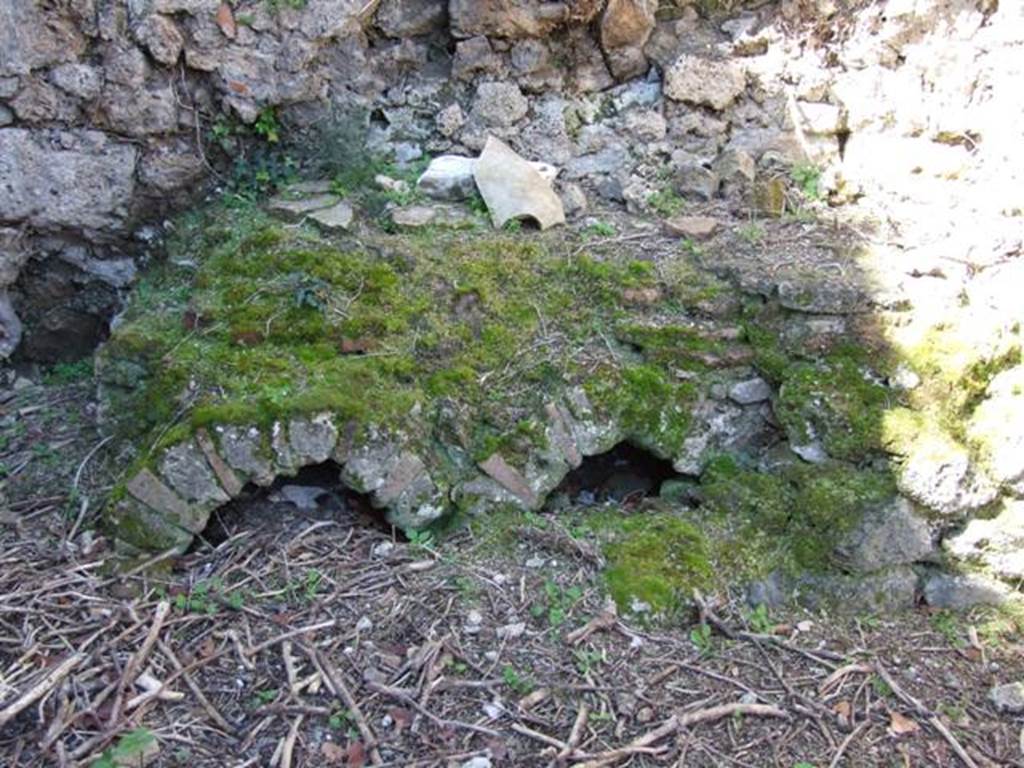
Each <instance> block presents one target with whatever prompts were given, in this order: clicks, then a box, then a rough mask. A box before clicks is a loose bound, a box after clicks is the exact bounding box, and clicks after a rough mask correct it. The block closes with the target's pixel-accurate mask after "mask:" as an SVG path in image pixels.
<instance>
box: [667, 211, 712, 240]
mask: <svg viewBox="0 0 1024 768" xmlns="http://www.w3.org/2000/svg"><path fill="white" fill-rule="evenodd" d="M717 230H718V219H714V218H712V217H710V216H672V217H671V218H668V219H665V231H666V232H668V233H669V234H670V235H675V236H676V237H685V238H689V239H691V240H707V239H708V238H709V237H711V236H712V235H713V234H715V232H716V231H717Z"/></svg>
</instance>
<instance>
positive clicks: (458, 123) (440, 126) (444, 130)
mask: <svg viewBox="0 0 1024 768" xmlns="http://www.w3.org/2000/svg"><path fill="white" fill-rule="evenodd" d="M435 123H436V125H437V130H438V132H439V133H440V134H441V135H442V136H444V137H446V138H449V139H451V138H454V137H455V134H457V133H458V132H459V129H460V128H462V126H463V125H465V123H466V114H465V113H464V112H463V111H462V107H460V106H459V105H458V104H449V105H448V106H447V107H445V108H444V109H442V110H441V111H440V112H438V113H437V117H436V118H435Z"/></svg>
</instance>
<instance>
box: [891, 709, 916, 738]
mask: <svg viewBox="0 0 1024 768" xmlns="http://www.w3.org/2000/svg"><path fill="white" fill-rule="evenodd" d="M919 730H921V726H920V725H918V724H917V723H915V722H914V721H913V720H911V719H910V718H909V717H905V716H904V715H901V714H900V713H899V712H893V711H892V710H889V733H891V734H892V735H893V736H903V735H904V734H907V733H917V732H918V731H919Z"/></svg>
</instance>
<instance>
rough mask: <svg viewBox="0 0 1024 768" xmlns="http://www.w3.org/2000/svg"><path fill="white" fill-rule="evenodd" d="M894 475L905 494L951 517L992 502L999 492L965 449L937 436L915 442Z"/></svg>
mask: <svg viewBox="0 0 1024 768" xmlns="http://www.w3.org/2000/svg"><path fill="white" fill-rule="evenodd" d="M896 478H897V484H898V485H899V488H900V490H901V491H902V492H903V493H905V494H906V495H907V496H909V497H910V498H912V499H914V500H915V501H917V502H918V503H920V504H922V505H924V506H925V507H928V508H929V509H931V510H933V511H934V512H936V513H938V514H940V515H943V516H945V517H951V518H957V517H961V516H963V515H964V514H966V513H967V512H969V511H971V510H974V509H978V508H980V507H983V506H985V505H986V504H989V503H991V502H992V501H994V500H995V498H996V495H997V493H998V491H997V489H996V487H995V486H994V485H992V484H991V483H990V482H988V481H987V480H986V479H985V478H983V477H979V476H977V475H976V474H975V472H974V470H973V468H972V466H971V459H970V456H969V454H968V453H967V450H966V449H965V448H963V447H962V446H960V445H957V444H956V443H954V442H952V441H951V440H949V439H947V438H944V437H942V436H939V435H935V436H934V437H933V438H932V439H927V440H923V441H920V442H919V443H918V444H916V445H915V446H914V451H913V453H911V455H910V456H908V457H907V458H906V460H905V461H904V463H903V465H902V466H901V467H900V468H899V470H898V471H897V476H896Z"/></svg>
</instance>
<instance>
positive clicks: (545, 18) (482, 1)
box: [448, 0, 569, 38]
mask: <svg viewBox="0 0 1024 768" xmlns="http://www.w3.org/2000/svg"><path fill="white" fill-rule="evenodd" d="M448 12H449V13H450V14H451V23H452V34H453V35H455V36H456V37H474V36H476V35H486V36H490V37H506V38H522V37H544V36H545V35H547V34H549V33H550V32H552V31H554V30H555V29H557V28H558V27H559V26H561V25H562V24H563V23H565V22H566V21H567V20H568V19H569V6H568V4H567V3H558V2H555V3H550V2H537V0H526V1H525V2H523V1H521V0H450V2H449V3H448Z"/></svg>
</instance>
